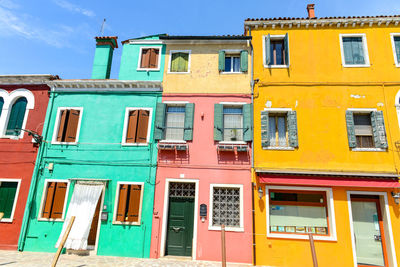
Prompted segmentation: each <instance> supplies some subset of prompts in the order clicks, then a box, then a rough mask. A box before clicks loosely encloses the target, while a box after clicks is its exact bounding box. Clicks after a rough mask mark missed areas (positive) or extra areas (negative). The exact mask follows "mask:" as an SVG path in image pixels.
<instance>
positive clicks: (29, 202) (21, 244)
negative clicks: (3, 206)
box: [18, 88, 54, 251]
mask: <svg viewBox="0 0 400 267" xmlns="http://www.w3.org/2000/svg"><path fill="white" fill-rule="evenodd" d="M53 90H54V89H53V88H51V89H50V99H49V105H48V107H47V111H46V116H45V120H44V121H45V123H44V125H43V131H42V135H43V142H42V143H41V144H40V146H39V151H38V154H37V157H36V163H35V168H34V169H33V175H32V181H31V187H30V189H29V193H28V198H27V200H26V208H25V211H24V217H23V219H22V225H21V233H20V236H19V240H18V250H19V251H23V250H24V246H25V239H26V234H27V230H28V225H29V217H30V215H31V210H32V206H33V203H34V195H35V193H36V188H37V182H38V177H39V172H40V171H41V165H42V160H43V154H44V151H45V146H46V140H47V135H48V130H49V123H50V115H51V113H52V110H53V106H54V94H53Z"/></svg>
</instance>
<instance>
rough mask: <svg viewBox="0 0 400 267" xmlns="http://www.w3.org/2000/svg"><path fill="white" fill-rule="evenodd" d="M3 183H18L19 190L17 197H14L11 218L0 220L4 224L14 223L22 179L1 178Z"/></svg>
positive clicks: (0, 180)
mask: <svg viewBox="0 0 400 267" xmlns="http://www.w3.org/2000/svg"><path fill="white" fill-rule="evenodd" d="M1 182H14V183H15V182H16V183H17V190H16V191H15V197H14V203H13V207H12V211H11V217H10V218H2V219H1V220H0V223H3V222H8V223H9V222H13V220H14V214H15V208H16V207H17V201H18V196H19V189H20V187H21V179H7V178H0V183H1Z"/></svg>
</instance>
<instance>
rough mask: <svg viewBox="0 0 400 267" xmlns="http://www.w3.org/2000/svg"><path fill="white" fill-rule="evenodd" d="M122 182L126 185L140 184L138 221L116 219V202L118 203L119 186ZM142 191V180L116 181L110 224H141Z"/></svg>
mask: <svg viewBox="0 0 400 267" xmlns="http://www.w3.org/2000/svg"><path fill="white" fill-rule="evenodd" d="M123 184H126V185H140V186H141V190H140V191H141V192H140V203H139V214H138V215H139V216H138V222H120V221H117V211H118V204H119V203H118V200H119V188H120V186H121V185H123ZM143 192H144V182H124V181H120V182H117V190H116V193H115V201H114V212H113V222H112V224H123V225H141V224H142V223H141V220H142V205H143Z"/></svg>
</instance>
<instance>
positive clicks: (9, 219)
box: [0, 218, 13, 223]
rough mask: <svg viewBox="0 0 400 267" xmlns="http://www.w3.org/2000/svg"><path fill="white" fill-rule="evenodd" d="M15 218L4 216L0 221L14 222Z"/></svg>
mask: <svg viewBox="0 0 400 267" xmlns="http://www.w3.org/2000/svg"><path fill="white" fill-rule="evenodd" d="M12 222H13V218H4V219H1V220H0V223H12Z"/></svg>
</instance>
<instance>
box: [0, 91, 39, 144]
mask: <svg viewBox="0 0 400 267" xmlns="http://www.w3.org/2000/svg"><path fill="white" fill-rule="evenodd" d="M0 97H2V98H3V100H4V104H3V110H2V112H1V116H0V138H8V139H17V140H18V139H22V138H23V137H24V134H25V132H24V131H21V133H20V134H19V135H17V136H15V135H6V130H7V125H8V120H9V118H10V114H11V109H12V106H13V105H14V103H15V101H17V100H18V99H19V98H20V97H25V98H26V100H27V104H26V109H25V115H24V120H23V122H22V129H25V127H26V122H27V120H28V114H29V110H31V109H34V107H35V96H34V95H33V94H32V92H31V91H29V90H27V89H24V88H20V89H16V90H14V91H12V92H11V93H8V92H7V91H6V90H3V89H0Z"/></svg>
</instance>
